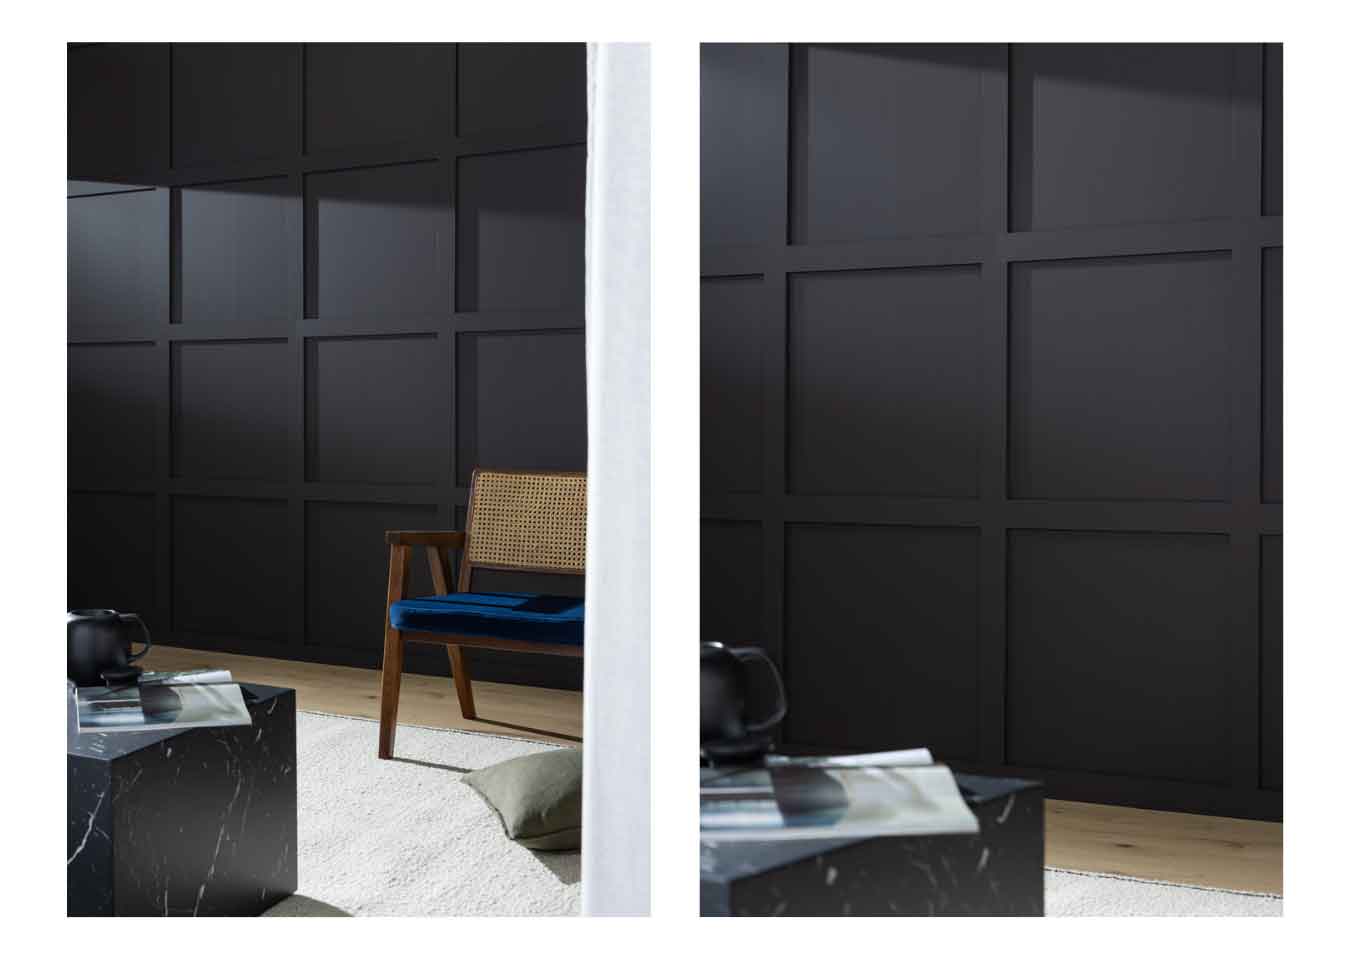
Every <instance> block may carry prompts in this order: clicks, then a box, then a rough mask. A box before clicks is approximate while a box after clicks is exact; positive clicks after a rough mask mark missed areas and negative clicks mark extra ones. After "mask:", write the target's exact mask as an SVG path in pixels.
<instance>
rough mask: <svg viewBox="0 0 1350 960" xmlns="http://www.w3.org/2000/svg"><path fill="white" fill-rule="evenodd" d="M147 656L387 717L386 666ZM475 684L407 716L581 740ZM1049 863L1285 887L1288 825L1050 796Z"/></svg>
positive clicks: (1269, 889) (418, 680)
mask: <svg viewBox="0 0 1350 960" xmlns="http://www.w3.org/2000/svg"><path fill="white" fill-rule="evenodd" d="M144 663H145V666H146V667H147V668H149V669H152V670H179V669H189V668H192V667H206V666H215V667H225V668H227V669H229V670H231V671H232V672H233V673H234V675H235V677H236V678H237V679H239V680H251V681H254V682H256V683H270V684H274V685H277V686H283V687H294V688H295V691H296V698H297V701H298V703H299V707H300V709H302V710H314V711H319V712H321V713H337V714H343V715H345V716H352V717H368V718H370V719H376V718H377V717H378V716H379V683H380V674H379V671H378V670H362V669H358V668H355V667H330V666H325V665H321V664H313V663H294V662H291V661H288V660H271V659H266V658H263V657H242V656H234V655H231V654H223V653H208V652H203V651H197V650H183V649H178V648H166V647H155V648H154V649H153V650H152V651H151V652H150V654H149V655H148V656H147V657H146V658H145V661H144ZM473 690H474V701H475V703H476V705H477V707H478V713H479V715H480V719H478V720H465V719H463V718H462V717H461V716H460V714H459V706H458V704H457V703H456V701H455V694H454V688H453V686H452V685H451V683H450V681H449V679H447V678H445V677H423V676H418V675H416V674H408V675H406V676H405V677H404V678H403V696H402V699H401V702H400V706H399V720H400V721H402V722H404V723H412V724H419V725H422V726H428V727H447V728H458V729H463V730H479V731H484V732H488V733H506V734H512V735H517V736H526V737H533V738H536V739H541V740H551V741H553V742H556V743H576V742H579V741H580V738H581V694H580V693H577V692H575V691H570V690H546V689H542V688H539V687H523V686H514V685H512V684H503V683H487V682H482V681H475V682H474V685H473ZM1045 861H1046V864H1047V865H1048V866H1053V867H1064V868H1066V869H1071V870H1092V871H1097V872H1101V873H1118V874H1123V875H1125V876H1132V877H1144V878H1147V879H1151V880H1168V881H1171V882H1174V883H1190V884H1198V885H1201V886H1208V887H1224V888H1228V889H1233V890H1252V891H1259V892H1262V893H1282V892H1283V889H1284V882H1283V827H1282V826H1281V825H1280V824H1278V823H1262V822H1258V821H1255V820H1234V819H1229V818H1227V817H1200V816H1195V815H1193V814H1186V813H1164V812H1161V811H1157V810H1138V809H1134V808H1131V807H1112V806H1105V805H1102V804H1095V803H1072V802H1069V801H1067V800H1048V801H1046V805H1045Z"/></svg>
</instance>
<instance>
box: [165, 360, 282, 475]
mask: <svg viewBox="0 0 1350 960" xmlns="http://www.w3.org/2000/svg"><path fill="white" fill-rule="evenodd" d="M171 355H172V358H173V359H172V365H173V370H172V376H173V409H172V414H171V422H172V425H173V438H172V449H173V476H174V477H183V478H186V479H190V480H198V479H224V478H228V479H237V480H274V481H284V480H286V479H287V477H288V476H289V475H290V466H291V452H290V439H291V429H290V424H291V420H292V419H293V413H292V410H293V404H294V400H293V396H294V393H293V391H292V388H291V384H292V381H293V379H294V377H293V370H292V366H293V364H292V361H291V350H290V347H289V346H288V345H287V343H286V341H285V340H234V341H228V340H226V341H211V342H203V343H192V342H188V341H178V342H176V343H174V344H173V349H172V354H171Z"/></svg>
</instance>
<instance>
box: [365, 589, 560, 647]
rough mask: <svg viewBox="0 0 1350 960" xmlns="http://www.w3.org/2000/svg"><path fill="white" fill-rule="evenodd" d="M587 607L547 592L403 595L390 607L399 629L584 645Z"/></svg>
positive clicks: (392, 617) (390, 615) (390, 618)
mask: <svg viewBox="0 0 1350 960" xmlns="http://www.w3.org/2000/svg"><path fill="white" fill-rule="evenodd" d="M585 610H586V606H585V603H584V602H583V601H582V600H579V599H577V598H575V597H551V596H547V595H546V594H542V593H448V594H446V595H445V596H441V597H418V598H417V599H416V600H399V601H398V602H396V603H395V604H393V605H392V606H391V607H390V608H389V622H390V623H392V624H393V625H394V628H395V629H396V630H408V631H411V632H413V633H457V634H461V635H463V636H467V637H497V638H499V639H503V640H533V641H536V642H539V643H570V644H574V645H576V646H581V640H582V632H583V629H584V626H585Z"/></svg>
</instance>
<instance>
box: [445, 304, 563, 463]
mask: <svg viewBox="0 0 1350 960" xmlns="http://www.w3.org/2000/svg"><path fill="white" fill-rule="evenodd" d="M457 353H458V355H457V358H456V391H457V392H456V396H457V400H456V407H457V414H456V415H457V417H458V422H457V424H456V426H457V430H456V434H457V437H458V446H457V449H458V451H459V455H458V462H459V468H458V471H459V476H458V481H459V484H460V485H461V486H468V483H469V480H470V478H471V477H472V475H473V470H474V468H475V467H491V468H496V469H511V468H515V469H521V470H585V469H586V336H585V334H584V333H583V332H582V331H580V330H563V331H552V332H538V331H536V332H531V331H521V332H519V333H501V334H495V333H494V334H462V335H461V336H460V338H459V343H458V347H457Z"/></svg>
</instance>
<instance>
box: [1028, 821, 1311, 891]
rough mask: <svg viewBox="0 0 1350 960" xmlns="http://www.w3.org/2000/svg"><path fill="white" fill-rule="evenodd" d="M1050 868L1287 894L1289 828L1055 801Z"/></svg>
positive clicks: (1049, 825)
mask: <svg viewBox="0 0 1350 960" xmlns="http://www.w3.org/2000/svg"><path fill="white" fill-rule="evenodd" d="M1045 863H1046V865H1047V866H1051V867H1064V868H1065V869H1069V870H1090V871H1094V872H1098V873H1118V874H1122V875H1124V876H1127V877H1143V878H1145V879H1149V880H1166V881H1169V882H1171V883H1187V884H1193V885H1195V886H1201V887H1221V888H1223V889H1227V890H1249V891H1252V892H1256V893H1275V894H1280V895H1283V893H1284V877H1283V867H1284V826H1283V824H1279V823H1266V822H1263V821H1260V820H1237V819H1234V818H1232V817H1202V816H1197V815H1195V814H1191V813H1169V812H1166V811H1162V810H1141V809H1138V808H1135V807H1113V806H1108V805H1106V804H1100V803H1074V802H1072V801H1069V800H1047V801H1046V802H1045Z"/></svg>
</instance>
